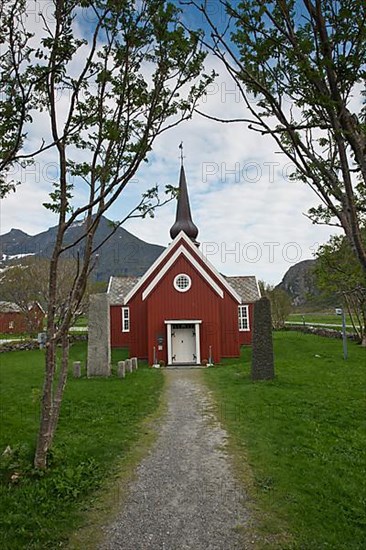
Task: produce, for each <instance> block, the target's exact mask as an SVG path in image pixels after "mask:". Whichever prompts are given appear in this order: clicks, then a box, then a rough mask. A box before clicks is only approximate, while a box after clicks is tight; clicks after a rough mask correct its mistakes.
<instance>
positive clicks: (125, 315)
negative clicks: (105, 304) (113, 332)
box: [122, 307, 130, 332]
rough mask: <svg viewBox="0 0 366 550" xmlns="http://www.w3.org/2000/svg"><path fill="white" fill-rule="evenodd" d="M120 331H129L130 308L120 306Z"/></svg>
mask: <svg viewBox="0 0 366 550" xmlns="http://www.w3.org/2000/svg"><path fill="white" fill-rule="evenodd" d="M122 332H130V308H129V307H123V308H122Z"/></svg>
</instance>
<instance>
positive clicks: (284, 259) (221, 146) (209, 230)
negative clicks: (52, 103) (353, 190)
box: [1, 59, 334, 283]
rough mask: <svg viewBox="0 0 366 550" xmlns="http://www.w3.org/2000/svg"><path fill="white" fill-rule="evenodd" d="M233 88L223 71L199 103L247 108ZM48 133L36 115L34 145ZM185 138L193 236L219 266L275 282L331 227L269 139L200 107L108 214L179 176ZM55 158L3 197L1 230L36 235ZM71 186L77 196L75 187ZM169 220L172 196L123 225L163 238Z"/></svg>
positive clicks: (164, 141)
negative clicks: (316, 216)
mask: <svg viewBox="0 0 366 550" xmlns="http://www.w3.org/2000/svg"><path fill="white" fill-rule="evenodd" d="M210 66H211V67H213V68H215V69H216V70H218V64H217V61H216V60H214V59H210ZM232 90H233V85H232V83H231V81H230V79H229V78H228V77H227V76H225V75H222V76H221V77H220V78H219V79H218V81H217V83H216V84H215V85H214V86H213V87H212V88H211V90H210V94H209V95H208V97H207V100H206V101H205V102H201V106H200V109H201V110H202V111H205V112H207V113H209V114H212V115H218V116H222V117H223V118H233V117H238V116H245V108H244V105H243V103H242V102H240V101H239V97H238V96H237V95H235V94H233V93H232ZM59 105H60V109H61V112H62V111H65V109H66V100H63V99H62V98H61V100H60V104H59ZM48 135H49V121H48V118H47V116H46V115H45V114H44V113H43V114H41V115H38V116H37V120H36V124H34V125H33V126H32V134H31V135H30V138H31V139H32V141H33V143H34V142H37V141H39V140H40V139H41V138H42V137H43V138H44V137H45V136H48ZM182 140H183V142H184V154H185V157H186V158H185V169H186V174H187V180H188V186H189V192H190V197H191V207H192V213H193V218H194V221H195V223H196V225H197V226H198V227H199V229H200V234H199V240H200V241H201V242H202V243H207V242H209V243H215V244H216V247H215V250H216V252H215V254H212V255H211V256H210V259H211V261H212V262H213V263H214V264H215V266H216V267H217V268H218V269H219V270H221V271H222V272H224V273H225V274H237V275H246V274H255V275H257V276H258V277H259V278H262V279H265V280H266V281H268V282H272V283H277V282H279V281H280V280H281V278H282V276H283V274H284V272H285V271H286V270H287V269H288V268H289V267H290V265H291V263H295V262H296V261H299V260H300V259H306V258H310V257H311V256H312V251H313V249H314V245H315V243H321V242H324V241H325V240H327V239H328V238H329V235H330V234H332V233H334V228H329V227H324V226H314V225H312V224H311V222H310V221H309V220H308V219H307V218H306V217H305V216H304V215H303V213H304V212H306V211H307V210H308V209H309V207H310V206H313V205H314V204H317V202H318V199H317V197H316V196H315V195H314V194H313V192H312V191H311V190H310V189H309V188H308V187H307V186H305V185H304V184H301V183H293V182H289V181H287V180H286V178H285V177H284V175H285V173H286V167H287V165H288V160H287V159H286V158H285V157H284V155H280V154H277V147H276V144H275V142H274V141H272V140H271V138H270V137H263V136H261V135H259V134H258V133H255V132H253V131H250V130H249V129H248V128H247V124H244V123H241V124H220V123H217V122H214V121H211V120H208V119H206V118H203V117H202V116H200V115H198V114H195V115H194V116H193V118H192V120H190V121H188V122H185V123H183V124H181V125H180V126H179V127H177V128H174V129H172V130H170V131H169V132H167V133H164V134H163V135H161V136H160V137H159V138H158V139H157V140H156V143H155V146H154V150H153V153H152V154H151V155H150V162H149V163H148V164H147V165H144V166H142V167H141V169H140V170H139V172H138V174H137V180H138V181H136V182H131V183H130V185H129V186H128V187H127V189H126V191H125V193H124V194H123V195H122V196H121V197H120V199H119V200H118V201H117V202H116V203H115V205H114V206H113V207H112V208H111V209H110V212H109V214H108V217H110V218H111V219H114V220H117V219H121V218H123V216H124V215H125V214H126V212H128V211H129V210H130V209H131V207H132V206H133V205H134V204H136V203H137V202H138V200H139V197H140V195H141V193H142V192H143V191H145V190H146V189H148V188H150V187H152V186H154V185H155V184H156V183H158V184H160V186H161V188H162V189H163V188H164V185H165V184H167V183H169V184H174V185H177V184H178V177H179V167H180V161H179V149H178V145H179V143H180V142H181V141H182ZM54 161H55V156H54V153H53V152H51V151H49V152H47V153H45V154H44V155H42V156H40V157H38V158H37V161H36V165H35V166H33V167H32V166H30V167H28V168H27V169H26V170H25V172H23V173H22V174H21V177H22V179H23V180H24V182H23V184H22V185H21V186H20V187H19V188H18V190H17V192H16V194H11V195H9V197H8V198H6V199H5V200H4V201H3V205H2V212H1V218H2V219H1V232H2V233H5V232H7V231H9V230H10V229H11V228H12V227H17V228H20V229H22V230H24V231H26V232H28V233H31V234H34V233H38V232H40V231H43V230H46V229H47V228H48V227H49V226H50V225H54V224H55V223H56V216H55V215H53V214H51V213H50V212H49V211H47V210H45V208H44V207H43V206H42V203H43V202H45V201H47V196H48V193H49V192H50V191H51V190H52V185H51V181H52V175H53V174H52V163H53V162H54ZM76 192H77V193H78V194H79V196H80V193H82V190H81V189H80V188H77V189H76ZM174 219H175V204H173V203H170V204H169V205H167V206H165V207H164V208H162V209H160V210H159V211H157V213H156V217H155V218H154V219H152V220H150V219H147V220H130V221H128V222H127V223H126V225H125V228H126V229H128V230H129V231H131V232H132V233H134V234H135V235H136V236H138V237H140V238H142V239H144V240H146V241H148V242H151V243H157V244H161V245H167V244H168V243H169V241H170V237H169V229H170V227H171V226H172V224H173V222H174ZM289 243H295V244H289ZM230 250H232V251H234V252H233V253H229V251H230ZM272 252H273V254H272ZM256 255H257V258H256ZM272 256H273V257H272ZM255 258H256V261H253V259H255Z"/></svg>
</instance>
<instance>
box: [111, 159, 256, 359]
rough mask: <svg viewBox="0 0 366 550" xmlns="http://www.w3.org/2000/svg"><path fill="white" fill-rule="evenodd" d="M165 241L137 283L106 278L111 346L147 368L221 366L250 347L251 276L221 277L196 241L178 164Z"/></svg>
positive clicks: (253, 298) (133, 279) (253, 283)
mask: <svg viewBox="0 0 366 550" xmlns="http://www.w3.org/2000/svg"><path fill="white" fill-rule="evenodd" d="M170 235H171V238H172V239H173V240H172V242H171V244H170V245H169V246H168V247H167V248H166V250H165V251H164V252H163V253H162V254H161V256H160V257H159V258H158V259H157V260H156V261H155V263H154V264H153V265H152V266H151V267H150V268H149V269H148V270H147V272H146V273H145V274H144V275H143V276H142V277H140V278H138V277H111V279H110V281H109V286H108V295H109V301H110V304H111V305H110V314H111V315H110V322H111V346H112V347H128V348H129V353H130V356H131V357H138V358H140V359H147V360H148V361H149V363H150V364H153V363H156V362H159V361H164V362H165V364H167V365H185V364H187V365H188V364H197V365H200V364H202V362H206V361H210V360H211V361H212V362H214V363H219V362H220V361H221V359H222V358H224V357H238V356H239V354H240V346H241V345H243V344H251V341H252V318H253V303H254V302H255V301H256V300H258V299H259V298H260V292H259V288H258V284H257V280H256V278H255V277H254V276H238V277H225V276H223V275H221V274H220V273H219V272H218V271H217V270H216V269H215V267H214V266H213V265H212V264H211V263H210V262H209V261H208V260H207V258H206V257H205V256H204V255H203V254H202V252H201V251H200V249H199V244H198V243H197V240H196V239H197V235H198V229H197V227H196V226H195V225H194V223H193V221H192V216H191V210H190V205H189V199H188V191H187V183H186V177H185V173H184V168H183V166H182V168H181V173H180V182H179V195H178V203H177V216H176V221H175V223H174V225H173V227H172V228H171V230H170Z"/></svg>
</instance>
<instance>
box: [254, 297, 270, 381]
mask: <svg viewBox="0 0 366 550" xmlns="http://www.w3.org/2000/svg"><path fill="white" fill-rule="evenodd" d="M274 375H275V373H274V357H273V342H272V318H271V303H270V301H269V299H268V298H266V297H263V298H261V299H260V300H258V302H255V304H254V323H253V355H252V380H272V379H273V378H274Z"/></svg>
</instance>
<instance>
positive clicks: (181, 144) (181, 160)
mask: <svg viewBox="0 0 366 550" xmlns="http://www.w3.org/2000/svg"><path fill="white" fill-rule="evenodd" d="M179 149H180V157H179V158H180V162H181V166H183V162H184V159H185V158H186V157H185V156H184V154H183V141H181V142H180V144H179Z"/></svg>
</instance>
